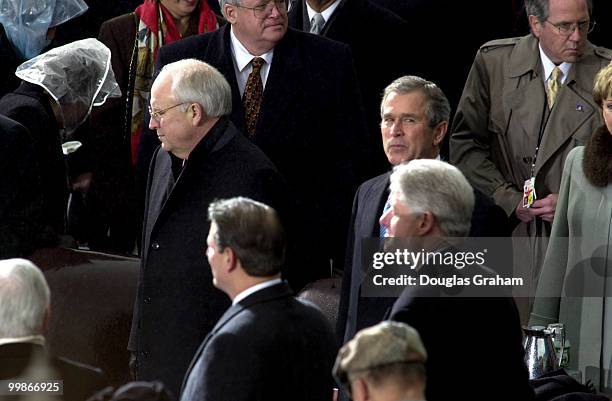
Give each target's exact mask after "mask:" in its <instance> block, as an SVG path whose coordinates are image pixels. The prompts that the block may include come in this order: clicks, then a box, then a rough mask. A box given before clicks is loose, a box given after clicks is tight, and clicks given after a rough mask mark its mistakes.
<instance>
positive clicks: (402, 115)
mask: <svg viewBox="0 0 612 401" xmlns="http://www.w3.org/2000/svg"><path fill="white" fill-rule="evenodd" d="M396 116H397V117H400V118H403V117H414V118H419V117H420V116H419V115H417V114H414V113H402V114H400V115H397V114H393V113H384V114H383V118H384V117H396Z"/></svg>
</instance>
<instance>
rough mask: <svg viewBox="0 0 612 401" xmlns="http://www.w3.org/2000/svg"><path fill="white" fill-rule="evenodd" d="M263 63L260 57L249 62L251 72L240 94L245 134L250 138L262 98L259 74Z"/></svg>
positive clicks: (253, 134) (252, 134)
mask: <svg viewBox="0 0 612 401" xmlns="http://www.w3.org/2000/svg"><path fill="white" fill-rule="evenodd" d="M263 63H264V60H263V59H262V58H260V57H254V58H253V60H251V65H252V66H253V71H251V73H250V74H249V78H248V79H247V83H246V86H245V87H244V93H243V94H242V105H243V106H244V117H245V121H246V127H247V132H248V134H249V137H251V138H252V137H253V136H255V124H257V116H258V115H259V108H260V107H261V99H262V98H263V83H262V82H261V75H260V73H259V72H260V71H261V66H262V65H263Z"/></svg>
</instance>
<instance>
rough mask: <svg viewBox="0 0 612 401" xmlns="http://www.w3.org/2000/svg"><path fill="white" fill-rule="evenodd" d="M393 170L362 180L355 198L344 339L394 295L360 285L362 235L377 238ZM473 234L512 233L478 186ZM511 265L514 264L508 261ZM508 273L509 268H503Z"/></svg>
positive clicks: (371, 320) (343, 296) (341, 324)
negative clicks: (363, 290)
mask: <svg viewBox="0 0 612 401" xmlns="http://www.w3.org/2000/svg"><path fill="white" fill-rule="evenodd" d="M390 176H391V172H388V173H385V174H382V175H379V176H378V177H374V178H372V179H371V180H368V181H366V182H364V183H363V184H361V186H360V187H359V189H358V190H357V194H356V195H355V200H354V202H353V212H352V215H351V223H350V226H349V234H348V238H347V247H346V249H347V251H346V262H345V264H344V274H343V277H342V290H341V293H340V305H339V312H338V321H337V324H336V331H337V333H338V340H339V341H341V342H342V343H345V342H346V341H348V340H350V339H351V338H353V336H354V335H355V333H356V332H357V331H358V330H361V329H362V328H365V327H368V326H371V325H373V324H376V323H378V322H380V321H381V320H382V318H383V316H384V315H385V312H386V311H387V309H388V308H389V307H390V306H391V305H393V302H394V301H395V299H394V298H374V297H361V296H360V285H361V281H362V280H363V276H364V275H365V269H363V268H362V265H361V253H362V239H364V238H378V237H379V235H380V224H379V223H378V219H379V218H380V216H381V215H382V212H383V208H384V206H385V202H386V201H387V197H388V196H389V177H390ZM474 195H475V204H474V211H473V212H472V222H471V223H472V228H471V230H470V234H469V235H470V236H471V237H506V236H509V235H510V229H509V226H508V218H507V217H506V214H505V213H504V211H503V209H501V208H500V207H499V206H497V205H495V204H494V203H493V201H492V200H491V199H489V198H488V197H487V196H486V195H484V194H483V193H481V192H480V191H478V190H476V189H475V190H474ZM508 266H509V267H508V268H510V269H511V267H512V264H511V263H510V264H509V265H508ZM499 273H500V274H504V275H507V274H508V272H507V271H500V272H499Z"/></svg>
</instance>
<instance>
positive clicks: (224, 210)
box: [208, 197, 285, 277]
mask: <svg viewBox="0 0 612 401" xmlns="http://www.w3.org/2000/svg"><path fill="white" fill-rule="evenodd" d="M208 219H209V220H210V221H212V222H213V223H215V224H216V225H217V234H216V236H215V238H214V240H215V244H216V245H217V248H218V251H219V252H222V251H223V250H224V249H225V248H227V247H229V248H231V249H232V250H233V251H234V252H235V253H236V255H237V257H238V259H239V260H240V263H241V265H242V268H243V269H244V271H245V272H246V273H247V274H248V275H250V276H256V277H266V276H273V275H275V274H277V273H280V271H281V268H282V266H283V263H284V262H285V233H284V230H283V227H282V225H281V223H280V220H279V218H278V215H277V213H276V211H275V210H274V209H273V208H271V207H270V206H268V205H265V204H263V203H261V202H257V201H254V200H252V199H249V198H244V197H236V198H231V199H226V200H219V201H215V202H213V203H211V204H210V206H209V207H208Z"/></svg>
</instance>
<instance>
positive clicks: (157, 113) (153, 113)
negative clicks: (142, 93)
mask: <svg viewBox="0 0 612 401" xmlns="http://www.w3.org/2000/svg"><path fill="white" fill-rule="evenodd" d="M185 103H187V102H182V103H179V104H175V105H174V106H170V107H166V108H165V109H162V110H158V111H153V109H152V108H151V105H149V114H150V115H151V118H152V119H154V120H155V121H157V122H159V121H160V120H161V118H162V116H163V115H164V114H166V112H167V111H168V110H171V109H173V108H175V107H178V106H181V105H183V104H185Z"/></svg>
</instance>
